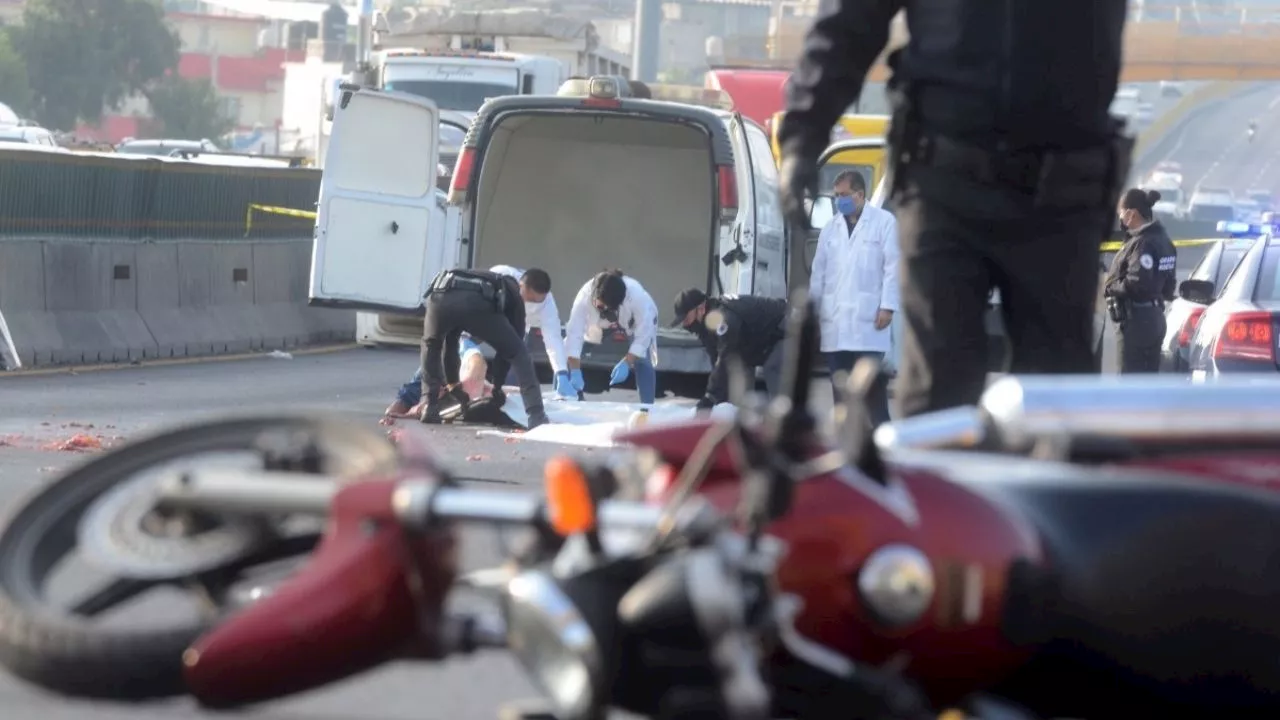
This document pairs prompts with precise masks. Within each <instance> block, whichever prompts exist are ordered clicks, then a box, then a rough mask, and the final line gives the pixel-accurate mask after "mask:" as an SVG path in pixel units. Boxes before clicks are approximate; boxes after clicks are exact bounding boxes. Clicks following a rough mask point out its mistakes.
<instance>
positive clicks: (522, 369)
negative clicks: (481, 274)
mask: <svg viewBox="0 0 1280 720" xmlns="http://www.w3.org/2000/svg"><path fill="white" fill-rule="evenodd" d="M463 332H466V333H467V334H469V335H471V337H473V338H475V339H476V340H478V341H480V342H483V343H487V344H488V345H489V346H490V347H492V348H493V350H494V359H493V362H492V363H490V365H489V373H488V377H489V382H491V383H493V385H494V387H499V388H500V387H502V383H503V380H504V379H505V378H506V377H507V373H508V372H509V371H510V370H511V368H512V367H513V366H514V367H515V371H516V377H517V378H518V379H519V382H520V396H521V397H522V398H523V399H524V407H525V411H526V412H527V413H528V414H529V415H530V416H532V415H535V414H538V413H541V412H543V406H542V386H541V385H539V384H538V376H537V374H536V373H535V371H534V368H533V359H532V358H531V357H529V349H528V348H527V347H526V346H525V344H524V340H522V339H521V337H520V333H518V332H516V329H515V328H513V327H512V326H511V321H510V320H508V319H507V317H506V316H505V315H503V314H502V312H501V311H500V310H499V308H498V306H497V303H496V302H495V301H494V300H492V299H490V298H487V297H485V296H484V295H482V294H481V293H480V292H478V291H475V290H470V289H466V288H451V289H448V290H434V291H432V292H431V294H430V295H428V296H427V313H426V317H425V318H424V319H423V323H422V393H423V397H425V398H428V399H434V398H436V397H437V396H438V394H439V391H440V388H441V387H444V386H445V385H446V384H448V385H453V384H456V383H457V382H458V373H459V369H460V367H461V364H462V360H461V358H459V357H458V337H459V336H460V335H461V334H462V333H463Z"/></svg>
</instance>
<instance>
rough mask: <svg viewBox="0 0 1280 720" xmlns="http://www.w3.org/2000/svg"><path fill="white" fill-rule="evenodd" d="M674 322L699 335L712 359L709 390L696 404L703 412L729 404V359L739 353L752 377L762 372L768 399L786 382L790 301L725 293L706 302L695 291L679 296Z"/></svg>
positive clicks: (708, 381)
mask: <svg viewBox="0 0 1280 720" xmlns="http://www.w3.org/2000/svg"><path fill="white" fill-rule="evenodd" d="M675 312H676V316H675V322H673V323H672V324H671V327H677V326H678V327H682V328H684V329H685V330H688V331H689V332H691V333H693V334H694V335H696V336H698V339H699V340H700V341H702V347H703V348H705V349H706V351H707V356H708V357H709V358H710V359H711V365H712V366H713V369H712V370H711V377H710V379H708V380H707V392H706V394H704V395H703V396H702V399H701V400H699V401H698V405H697V409H698V411H699V412H706V411H710V410H711V408H713V407H715V406H716V405H718V404H720V403H722V402H726V401H727V400H728V390H729V361H728V360H727V358H728V357H729V356H730V355H737V356H738V358H739V359H740V360H742V364H743V365H744V366H745V369H746V370H747V371H748V372H749V373H750V375H749V377H752V378H754V377H755V369H756V368H757V367H759V368H761V372H762V374H763V375H764V384H765V388H766V389H767V390H768V393H769V397H773V396H774V395H776V394H777V393H778V389H779V387H778V386H779V385H780V384H781V381H782V354H783V348H784V347H785V345H786V343H784V342H783V339H784V338H785V337H786V334H787V329H786V323H787V301H786V300H784V299H782V298H764V297H753V296H740V295H725V296H723V297H719V298H708V297H707V296H706V294H705V293H703V292H702V291H701V290H699V289H697V288H689V289H688V290H685V291H683V292H681V293H680V294H679V295H677V296H676V301H675Z"/></svg>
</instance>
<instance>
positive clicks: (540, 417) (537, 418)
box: [529, 410, 551, 430]
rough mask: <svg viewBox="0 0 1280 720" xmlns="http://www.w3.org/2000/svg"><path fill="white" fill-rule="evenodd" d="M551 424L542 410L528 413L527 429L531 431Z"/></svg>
mask: <svg viewBox="0 0 1280 720" xmlns="http://www.w3.org/2000/svg"><path fill="white" fill-rule="evenodd" d="M549 422H551V418H549V417H547V413H546V412H545V411H543V410H539V411H537V412H533V413H529V429H530V430H532V429H534V428H536V427H538V426H539V425H546V424H547V423H549Z"/></svg>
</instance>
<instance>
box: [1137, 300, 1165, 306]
mask: <svg viewBox="0 0 1280 720" xmlns="http://www.w3.org/2000/svg"><path fill="white" fill-rule="evenodd" d="M1129 304H1130V305H1132V306H1134V307H1164V303H1162V302H1160V301H1159V300H1147V301H1146V302H1134V301H1132V300H1130V301H1129Z"/></svg>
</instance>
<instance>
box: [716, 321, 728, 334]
mask: <svg viewBox="0 0 1280 720" xmlns="http://www.w3.org/2000/svg"><path fill="white" fill-rule="evenodd" d="M728 332H729V325H728V323H720V324H719V325H717V326H716V335H724V334H725V333H728Z"/></svg>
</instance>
